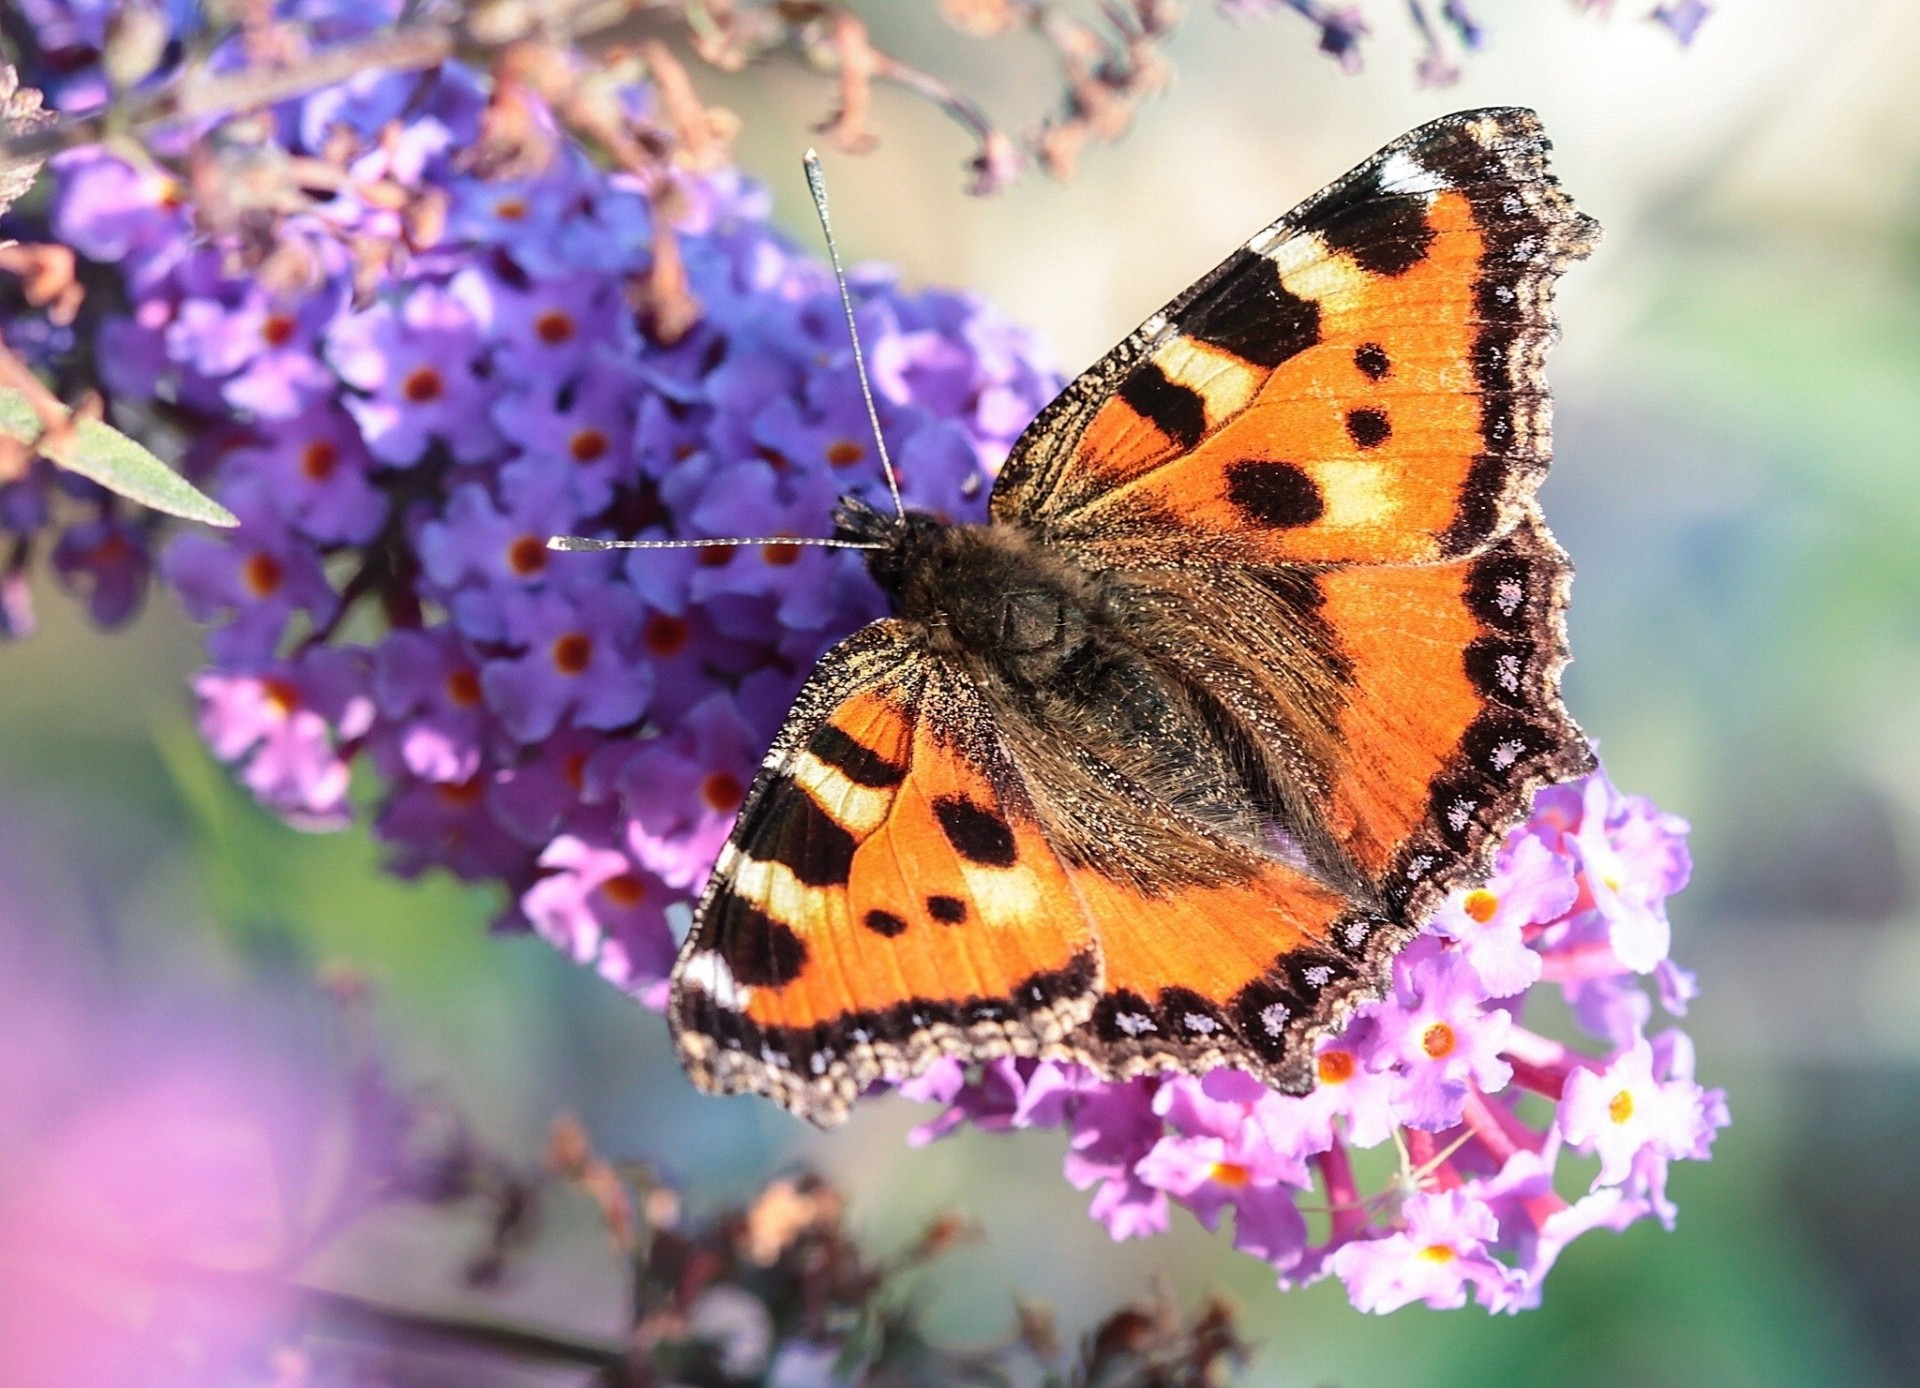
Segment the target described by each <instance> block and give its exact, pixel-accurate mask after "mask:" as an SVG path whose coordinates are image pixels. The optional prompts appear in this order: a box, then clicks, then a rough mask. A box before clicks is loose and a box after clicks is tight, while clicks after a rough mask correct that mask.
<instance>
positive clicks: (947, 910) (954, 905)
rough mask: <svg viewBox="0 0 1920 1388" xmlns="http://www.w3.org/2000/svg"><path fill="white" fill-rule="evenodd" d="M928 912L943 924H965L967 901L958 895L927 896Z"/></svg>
mask: <svg viewBox="0 0 1920 1388" xmlns="http://www.w3.org/2000/svg"><path fill="white" fill-rule="evenodd" d="M927 914H928V915H930V916H932V917H933V918H934V919H935V920H937V921H939V922H940V923H941V924H942V925H964V924H965V923H966V919H967V903H966V902H964V901H962V900H961V899H960V898H959V897H957V896H930V897H928V898H927Z"/></svg>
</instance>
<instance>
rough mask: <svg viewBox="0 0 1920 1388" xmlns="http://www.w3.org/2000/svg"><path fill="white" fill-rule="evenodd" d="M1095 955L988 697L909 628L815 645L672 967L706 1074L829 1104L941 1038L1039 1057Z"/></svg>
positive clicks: (837, 1107) (879, 629)
mask: <svg viewBox="0 0 1920 1388" xmlns="http://www.w3.org/2000/svg"><path fill="white" fill-rule="evenodd" d="M1098 971H1099V962H1098V955H1097V952H1096V948H1095V944H1094V941H1093V937H1092V933H1091V930H1090V928H1089V927H1088V926H1087V924H1086V921H1085V917H1084V915H1083V912H1082V910H1081V907H1080V904H1079V901H1078V898H1077V896H1076V895H1075V893H1074V891H1073V888H1072V886H1071V884H1070V883H1069V881H1068V879H1067V874H1066V870H1065V868H1064V867H1063V866H1062V864H1061V863H1060V861H1059V860H1058V858H1057V857H1056V856H1055V855H1054V853H1053V851H1052V849H1051V848H1050V847H1049V845H1048V843H1047V841H1046V839H1045V837H1044V835H1043V833H1042V831H1041V829H1040V827H1039V825H1038V824H1037V823H1036V821H1035V819H1034V816H1033V812H1032V807H1031V803H1030V801H1029V800H1028V798H1027V794H1026V790H1025V787H1024V784H1023V783H1022V781H1021V780H1020V777H1019V774H1018V772H1017V770H1016V769H1015V768H1014V767H1013V765H1012V763H1011V762H1010V760H1009V759H1008V757H1007V754H1006V751H1005V749H1004V747H1003V746H1002V744H1001V742H1000V740H999V738H998V736H997V734H996V733H995V731H994V724H993V718H992V713H991V711H990V710H989V709H988V708H987V707H986V705H985V703H984V701H982V700H981V698H980V695H979V693H978V692H977V691H976V690H974V689H973V687H972V686H971V685H970V684H969V683H968V682H967V681H966V680H965V679H964V678H963V677H961V676H959V675H957V674H956V673H955V672H953V671H951V670H949V669H947V668H945V667H944V666H943V665H942V664H941V663H940V662H939V661H937V660H934V659H932V658H930V657H929V656H928V655H927V653H926V651H925V649H924V647H923V646H922V645H921V643H920V641H919V639H918V638H917V635H916V634H915V633H914V632H913V630H912V629H911V628H910V627H908V626H906V625H905V624H903V623H900V622H895V621H883V622H877V623H875V624H874V625H872V626H870V627H867V628H866V629H864V630H862V631H860V632H858V633H856V634H855V635H854V636H853V637H851V638H849V639H848V640H847V641H845V642H843V643H842V644H841V645H840V646H838V647H836V648H835V649H834V650H832V651H830V652H828V654H827V655H826V656H825V657H823V658H822V660H821V662H820V665H819V667H818V668H817V669H816V670H815V671H814V673H813V676H812V677H811V678H810V679H809V680H808V682H807V685H806V687H805V688H804V689H803V690H802V691H801V694H800V697H799V699H798V700H797V701H796V703H795V705H794V709H793V712H792V713H791V714H789V715H788V719H787V723H786V725H785V726H784V727H783V728H782V729H781V733H780V737H779V739H778V740H777V741H776V742H775V744H774V746H773V749H772V750H771V751H770V752H769V753H768V755H767V759H766V762H765V764H764V766H763V768H762V770H761V772H760V775H759V777H758V778H757V779H756V781H755V782H754V785H753V788H752V790H751V791H750V792H749V793H748V797H747V801H746V803H745V805H744V806H743V807H742V809H741V813H740V818H739V821H738V823H737V824H736V825H735V827H734V832H733V836H732V838H731V840H730V841H729V843H728V845H727V847H726V849H725V850H724V851H723V852H722V854H721V857H720V859H719V861H718V862H717V863H716V864H715V866H714V871H713V876H712V878H711V880H710V881H709V882H708V885H707V889H706V893H705V896H704V897H703V898H702V900H701V902H700V906H699V909H698V912H697V913H696V924H695V929H694V934H693V935H692V937H691V938H690V939H689V940H688V942H687V944H686V946H685V947H684V949H683V950H682V952H681V956H680V959H679V962H678V963H677V965H676V966H675V969H674V974H673V984H672V997H671V1002H670V1004H669V1015H670V1018H671V1021H672V1024H673V1028H674V1033H675V1037H676V1039H677V1042H678V1044H679V1047H680V1053H681V1057H682V1060H683V1061H684V1062H685V1064H686V1067H687V1070H688V1072H689V1074H691V1075H692V1077H693V1079H694V1081H695V1083H696V1084H698V1085H699V1086H700V1087H701V1088H703V1089H709V1090H715V1091H719V1092H724V1093H731V1092H734V1091H738V1090H749V1091H753V1092H757V1093H764V1094H767V1095H769V1096H771V1097H772V1098H774V1099H776V1100H777V1101H778V1102H780V1103H781V1104H783V1105H785V1106H786V1107H788V1108H790V1109H792V1110H794V1111H795V1112H796V1113H800V1114H802V1115H803V1116H805V1117H808V1118H811V1119H813V1120H814V1121H816V1122H819V1123H822V1124H831V1123H835V1122H838V1121H840V1120H841V1119H843V1118H844V1117H845V1116H846V1113H847V1109H848V1107H849V1106H850V1105H851V1104H852V1102H853V1100H854V1099H855V1098H856V1097H857V1096H858V1095H859V1093H860V1092H861V1091H862V1090H863V1089H865V1088H866V1087H867V1086H868V1085H870V1084H872V1083H874V1082H875V1081H877V1080H883V1079H885V1080H899V1079H904V1078H906V1077H907V1076H909V1075H912V1074H916V1073H918V1072H919V1071H921V1070H923V1069H925V1068H926V1066H927V1065H929V1064H931V1063H932V1061H933V1060H935V1059H936V1058H938V1057H939V1056H941V1055H948V1054H960V1055H966V1056H970V1057H983V1056H992V1055H1007V1054H1019V1055H1033V1054H1037V1053H1039V1052H1040V1050H1041V1049H1042V1048H1043V1047H1044V1046H1045V1045H1046V1044H1048V1043H1049V1042H1057V1041H1059V1040H1060V1039H1061V1038H1062V1037H1064V1036H1065V1035H1066V1034H1067V1032H1068V1031H1069V1030H1070V1029H1071V1027H1072V1026H1073V1025H1075V1024H1076V1023H1077V1022H1079V1021H1081V1020H1083V1019H1084V1018H1085V1017H1086V1016H1087V1015H1088V1013H1089V1012H1090V1011H1091V1009H1092V1005H1093V1002H1092V990H1093V989H1094V987H1095V986H1096V984H1097V982H1098Z"/></svg>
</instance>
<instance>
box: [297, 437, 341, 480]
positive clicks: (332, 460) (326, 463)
mask: <svg viewBox="0 0 1920 1388" xmlns="http://www.w3.org/2000/svg"><path fill="white" fill-rule="evenodd" d="M339 465H340V450H339V449H338V448H337V447H335V446H334V444H333V443H332V442H331V441H329V440H327V439H315V440H314V441H313V442H312V443H310V444H308V445H307V446H306V447H305V448H303V449H301V450H300V471H301V472H302V473H303V474H304V475H305V476H306V479H307V480H308V481H309V482H324V481H326V480H327V479H328V478H329V477H331V476H333V470H334V469H335V468H336V467H338V466H339Z"/></svg>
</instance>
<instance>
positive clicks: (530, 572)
mask: <svg viewBox="0 0 1920 1388" xmlns="http://www.w3.org/2000/svg"><path fill="white" fill-rule="evenodd" d="M507 567H508V568H510V569H512V570H513V571H514V573H516V574H518V575H519V576H520V577H521V578H532V577H533V576H534V575H535V574H537V573H540V572H541V571H542V570H544V569H545V568H546V567H547V547H546V545H545V544H543V543H542V542H541V540H540V537H539V536H538V535H522V536H521V537H520V538H519V539H517V540H515V541H514V542H513V543H512V544H510V545H508V546H507Z"/></svg>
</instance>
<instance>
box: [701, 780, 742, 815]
mask: <svg viewBox="0 0 1920 1388" xmlns="http://www.w3.org/2000/svg"><path fill="white" fill-rule="evenodd" d="M745 796H746V792H745V791H744V790H742V789H741V787H740V778H739V777H738V776H735V775H734V774H733V773H732V772H730V771H716V772H714V773H713V774H712V775H711V776H709V777H707V779H706V780H704V781H702V782H701V783H700V798H701V799H702V800H704V801H706V802H707V804H708V805H709V806H711V807H712V808H713V810H714V812H715V813H716V814H730V813H732V812H733V811H734V810H737V809H739V808H740V802H741V800H742V799H744V798H745Z"/></svg>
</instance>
